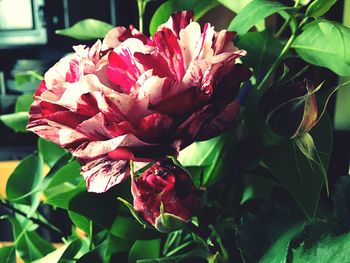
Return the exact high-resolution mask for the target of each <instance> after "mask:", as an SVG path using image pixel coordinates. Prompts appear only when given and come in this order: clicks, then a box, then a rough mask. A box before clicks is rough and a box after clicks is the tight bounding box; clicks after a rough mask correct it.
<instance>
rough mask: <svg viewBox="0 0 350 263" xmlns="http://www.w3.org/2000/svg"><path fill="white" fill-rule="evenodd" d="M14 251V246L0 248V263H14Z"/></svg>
mask: <svg viewBox="0 0 350 263" xmlns="http://www.w3.org/2000/svg"><path fill="white" fill-rule="evenodd" d="M15 252H16V250H15V247H14V246H7V247H1V248H0V262H3V263H16V253H15Z"/></svg>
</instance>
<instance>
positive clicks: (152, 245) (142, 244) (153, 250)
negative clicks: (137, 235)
mask: <svg viewBox="0 0 350 263" xmlns="http://www.w3.org/2000/svg"><path fill="white" fill-rule="evenodd" d="M159 254H160V239H153V240H137V241H136V242H135V244H134V245H133V246H132V248H131V249H130V252H129V260H128V262H129V263H136V262H137V261H138V260H140V259H157V258H159Z"/></svg>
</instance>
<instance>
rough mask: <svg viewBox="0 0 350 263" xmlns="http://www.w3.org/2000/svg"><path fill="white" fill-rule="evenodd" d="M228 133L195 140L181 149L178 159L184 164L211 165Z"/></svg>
mask: <svg viewBox="0 0 350 263" xmlns="http://www.w3.org/2000/svg"><path fill="white" fill-rule="evenodd" d="M227 137H228V136H227V134H226V135H220V136H217V137H214V138H212V139H210V140H207V141H203V142H195V143H192V144H191V145H190V146H188V147H186V148H185V149H183V150H182V151H180V154H179V157H178V161H179V162H180V163H181V164H182V165H183V166H206V165H211V164H212V163H213V160H214V158H215V155H216V153H217V152H218V151H220V150H221V149H222V148H223V146H224V145H225V142H226V140H227Z"/></svg>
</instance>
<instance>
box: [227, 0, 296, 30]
mask: <svg viewBox="0 0 350 263" xmlns="http://www.w3.org/2000/svg"><path fill="white" fill-rule="evenodd" d="M288 8H290V7H287V6H284V5H282V4H281V3H279V2H274V1H267V0H253V1H252V2H250V3H249V4H248V5H246V6H245V7H244V8H243V9H242V10H241V11H240V12H239V13H238V14H237V16H236V17H235V18H234V19H233V20H232V22H231V23H230V25H229V27H228V30H229V31H235V32H237V33H238V35H239V36H242V35H244V34H245V33H246V32H248V30H249V29H251V28H252V27H253V26H254V25H255V24H257V23H258V22H259V21H260V20H262V19H264V18H266V17H268V16H270V15H272V14H274V13H277V12H280V11H282V10H286V9H288Z"/></svg>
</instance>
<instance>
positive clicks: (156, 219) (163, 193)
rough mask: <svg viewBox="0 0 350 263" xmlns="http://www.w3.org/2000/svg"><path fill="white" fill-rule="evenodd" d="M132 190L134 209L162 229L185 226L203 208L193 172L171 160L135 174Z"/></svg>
mask: <svg viewBox="0 0 350 263" xmlns="http://www.w3.org/2000/svg"><path fill="white" fill-rule="evenodd" d="M131 189H132V194H133V196H134V209H135V211H136V212H137V213H138V214H139V215H140V216H141V217H142V218H143V219H144V220H145V221H147V222H148V223H150V224H151V225H153V226H154V227H155V228H156V229H157V230H159V231H161V232H170V231H173V230H176V229H179V228H181V227H183V225H184V224H185V223H187V222H188V220H189V219H190V218H191V216H192V215H193V213H195V212H196V211H197V210H198V209H199V207H200V197H199V191H198V190H197V189H196V188H195V186H194V184H193V182H192V179H191V177H190V175H189V174H188V173H187V172H186V171H185V170H183V169H182V168H180V167H178V166H176V165H174V163H172V162H171V161H168V160H166V161H161V162H157V163H156V164H155V165H153V166H152V167H150V168H149V169H147V170H146V171H145V172H144V173H143V174H142V175H141V176H140V177H133V178H132V183H131Z"/></svg>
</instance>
